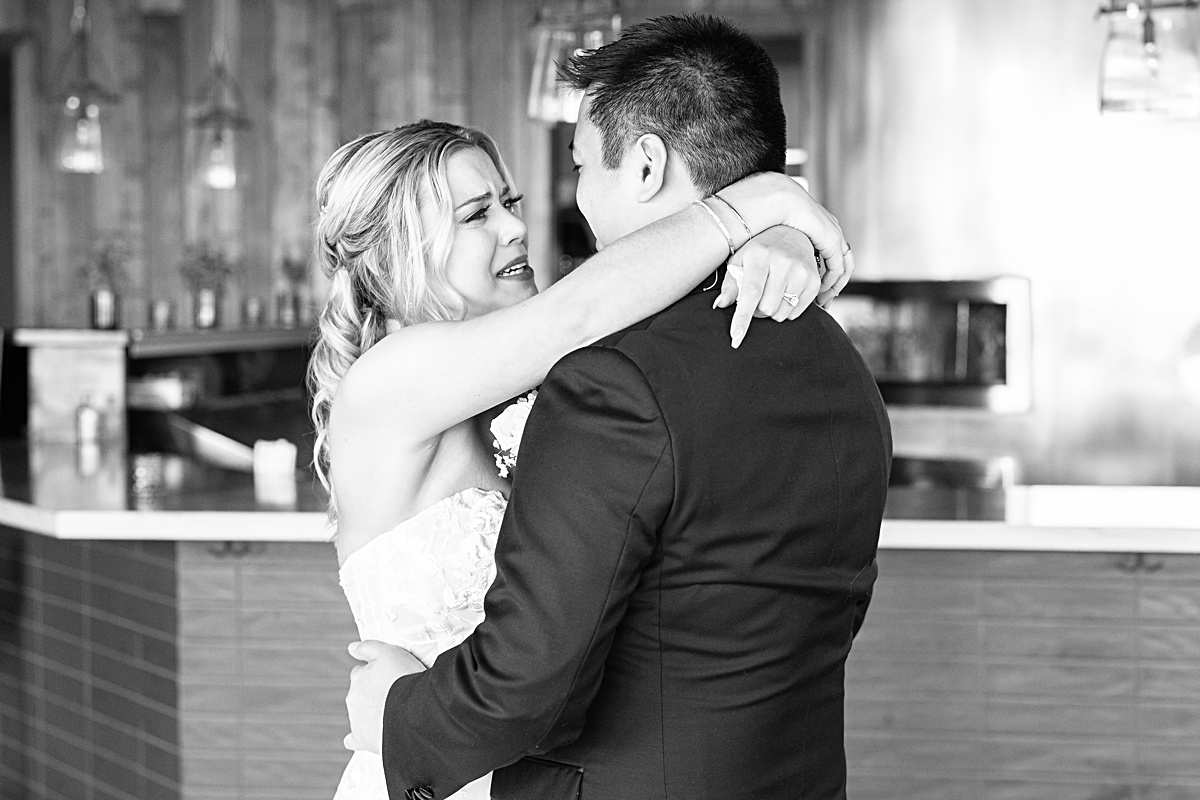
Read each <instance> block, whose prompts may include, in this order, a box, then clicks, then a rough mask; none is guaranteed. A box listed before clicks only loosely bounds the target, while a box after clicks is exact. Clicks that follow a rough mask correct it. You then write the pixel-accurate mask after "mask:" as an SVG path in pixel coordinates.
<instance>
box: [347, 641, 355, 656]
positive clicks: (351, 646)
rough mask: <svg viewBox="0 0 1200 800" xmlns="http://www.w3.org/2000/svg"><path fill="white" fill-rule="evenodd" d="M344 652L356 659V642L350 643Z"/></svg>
mask: <svg viewBox="0 0 1200 800" xmlns="http://www.w3.org/2000/svg"><path fill="white" fill-rule="evenodd" d="M346 650H347V651H348V652H349V653H350V655H352V656H354V657H355V658H358V642H351V643H350V644H349V645H348V646H347V647H346Z"/></svg>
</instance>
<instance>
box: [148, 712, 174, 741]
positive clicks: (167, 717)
mask: <svg viewBox="0 0 1200 800" xmlns="http://www.w3.org/2000/svg"><path fill="white" fill-rule="evenodd" d="M141 729H142V730H143V731H145V732H146V736H147V737H148V738H147V746H149V745H150V744H151V743H154V742H159V743H162V744H166V745H169V746H171V747H178V746H179V717H178V716H177V715H176V712H175V711H174V709H172V710H171V711H170V712H167V711H158V710H155V709H153V708H146V709H143V710H142V718H141Z"/></svg>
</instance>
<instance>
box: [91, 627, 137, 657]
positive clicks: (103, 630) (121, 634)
mask: <svg viewBox="0 0 1200 800" xmlns="http://www.w3.org/2000/svg"><path fill="white" fill-rule="evenodd" d="M89 624H90V626H91V640H92V642H93V643H94V644H96V645H98V646H100V647H103V648H104V649H106V650H111V651H113V652H114V653H119V654H122V655H124V656H126V657H128V658H137V657H138V656H140V655H141V644H142V634H141V633H139V632H138V631H135V630H133V629H132V628H130V627H129V626H128V625H122V624H119V623H117V622H113V621H110V620H108V619H92V620H91V621H90V623H89Z"/></svg>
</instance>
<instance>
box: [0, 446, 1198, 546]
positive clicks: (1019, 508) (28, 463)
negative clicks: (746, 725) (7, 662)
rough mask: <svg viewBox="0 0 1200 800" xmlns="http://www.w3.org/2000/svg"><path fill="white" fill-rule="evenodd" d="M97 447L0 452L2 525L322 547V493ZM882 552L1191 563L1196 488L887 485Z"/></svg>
mask: <svg viewBox="0 0 1200 800" xmlns="http://www.w3.org/2000/svg"><path fill="white" fill-rule="evenodd" d="M284 494H285V496H284V497H282V498H272V497H270V496H266V495H263V493H262V492H261V490H260V492H259V493H258V494H257V495H256V491H255V482H254V478H253V476H252V475H251V474H250V473H246V472H237V471H232V470H228V469H223V468H221V467H216V466H212V465H209V464H204V463H201V462H199V461H196V460H194V459H189V458H184V457H180V456H169V455H168V456H163V455H157V454H150V455H138V454H128V453H126V452H125V451H124V450H123V449H121V448H119V447H116V446H101V447H100V448H99V450H98V451H95V452H92V453H90V454H87V453H83V452H81V451H80V450H79V449H78V448H77V447H75V446H74V445H63V444H54V445H32V446H31V445H28V444H26V443H25V442H23V441H21V442H12V441H10V442H0V525H7V526H9V527H13V528H18V529H21V530H26V531H29V532H32V533H39V534H43V535H46V536H52V537H55V538H58V539H94V540H105V539H114V540H122V539H123V540H148V541H223V542H329V541H330V540H331V539H332V536H333V531H332V529H331V528H330V527H329V525H328V524H327V520H326V516H325V512H324V499H323V494H322V491H321V488H320V486H319V485H318V484H317V482H316V479H315V478H314V477H313V476H312V474H311V472H309V471H307V470H298V471H297V472H296V475H295V492H294V497H292V496H290V492H285V493H284ZM886 516H887V518H886V519H885V521H884V524H883V529H882V531H881V535H880V547H881V548H883V549H905V550H912V549H917V550H1018V551H1058V552H1100V553H1114V552H1115V553H1147V552H1150V553H1200V487H1187V486H1015V487H1009V488H1007V489H991V490H985V489H945V488H935V487H893V488H892V490H891V491H890V492H889V498H888V505H887V512H886Z"/></svg>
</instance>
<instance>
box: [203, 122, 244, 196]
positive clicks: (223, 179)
mask: <svg viewBox="0 0 1200 800" xmlns="http://www.w3.org/2000/svg"><path fill="white" fill-rule="evenodd" d="M204 182H205V183H206V184H208V185H209V186H211V187H212V188H214V189H232V188H233V187H235V186H237V170H235V169H234V166H233V148H232V147H231V146H230V143H229V142H228V141H227V139H226V138H225V137H224V136H221V135H218V136H217V137H215V138H214V139H213V142H212V145H211V147H210V148H209V151H208V160H207V163H206V164H205V166H204Z"/></svg>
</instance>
